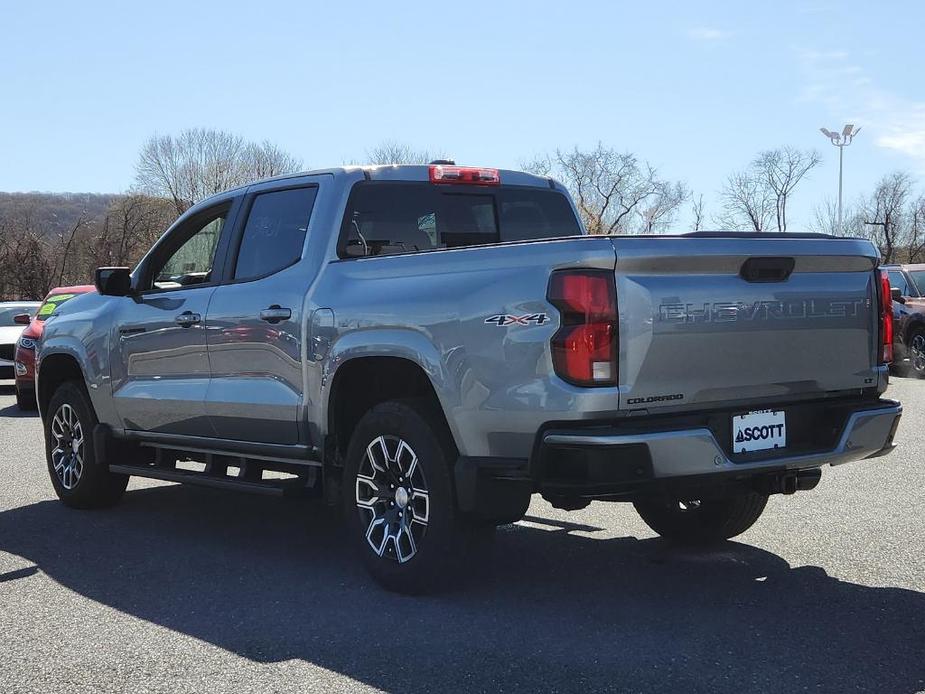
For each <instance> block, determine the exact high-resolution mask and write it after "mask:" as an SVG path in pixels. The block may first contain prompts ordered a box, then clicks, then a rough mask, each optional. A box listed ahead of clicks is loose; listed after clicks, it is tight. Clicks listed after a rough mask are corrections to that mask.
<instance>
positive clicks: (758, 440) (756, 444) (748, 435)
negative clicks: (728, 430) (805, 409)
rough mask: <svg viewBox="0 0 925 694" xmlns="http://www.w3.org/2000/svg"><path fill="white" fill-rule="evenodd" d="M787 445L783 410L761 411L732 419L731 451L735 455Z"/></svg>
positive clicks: (735, 416) (738, 415) (739, 415)
mask: <svg viewBox="0 0 925 694" xmlns="http://www.w3.org/2000/svg"><path fill="white" fill-rule="evenodd" d="M786 445H787V422H786V420H785V418H784V411H783V410H761V411H759V412H749V413H747V414H737V415H734V416H733V418H732V450H733V451H735V452H736V453H748V452H750V451H764V450H768V449H769V448H783V447H784V446H786Z"/></svg>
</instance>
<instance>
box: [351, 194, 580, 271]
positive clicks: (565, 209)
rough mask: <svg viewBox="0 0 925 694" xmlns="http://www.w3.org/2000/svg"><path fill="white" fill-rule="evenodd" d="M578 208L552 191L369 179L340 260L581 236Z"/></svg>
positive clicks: (356, 199) (355, 202)
mask: <svg viewBox="0 0 925 694" xmlns="http://www.w3.org/2000/svg"><path fill="white" fill-rule="evenodd" d="M579 235H581V228H580V227H579V225H578V221H577V219H576V218H575V213H574V212H573V210H572V206H571V204H570V203H569V201H568V198H566V197H565V196H564V195H563V194H562V193H560V192H559V191H557V190H553V189H551V188H550V189H544V188H530V187H517V186H501V187H497V188H493V187H487V186H464V185H459V186H455V185H454V186H445V185H439V186H438V185H434V184H431V183H416V182H384V181H383V182H380V181H364V182H361V183H357V184H356V185H355V186H354V187H353V190H352V191H351V193H350V199H349V201H348V203H347V212H346V214H345V215H344V221H343V225H342V227H341V234H340V243H339V246H338V253H339V255H340V257H341V258H363V257H370V256H377V255H394V254H398V253H416V252H421V251H432V250H441V249H448V248H464V247H466V246H476V245H482V244H492V243H505V242H509V241H530V240H537V239H550V238H559V237H563V236H579Z"/></svg>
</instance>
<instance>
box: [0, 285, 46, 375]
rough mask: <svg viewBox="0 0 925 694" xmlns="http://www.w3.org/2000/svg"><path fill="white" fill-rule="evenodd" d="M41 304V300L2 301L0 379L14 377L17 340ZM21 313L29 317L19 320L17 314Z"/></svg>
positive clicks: (0, 303) (0, 302)
mask: <svg viewBox="0 0 925 694" xmlns="http://www.w3.org/2000/svg"><path fill="white" fill-rule="evenodd" d="M40 305H41V302H39V301H0V379H9V378H13V377H14V373H13V356H14V355H15V354H16V342H17V341H18V340H19V336H20V335H21V334H22V331H23V330H25V329H26V326H27V325H29V320H31V318H32V316H33V315H35V312H36V311H37V310H38V308H39V306H40ZM21 315H26V316H27V317H26V318H25V319H22V318H20V319H19V322H17V321H16V320H15V319H16V316H21Z"/></svg>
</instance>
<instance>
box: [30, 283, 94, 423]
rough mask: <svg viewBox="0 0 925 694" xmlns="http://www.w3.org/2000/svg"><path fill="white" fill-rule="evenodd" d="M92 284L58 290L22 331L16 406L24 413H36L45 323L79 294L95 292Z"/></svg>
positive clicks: (52, 292) (47, 298) (57, 288)
mask: <svg viewBox="0 0 925 694" xmlns="http://www.w3.org/2000/svg"><path fill="white" fill-rule="evenodd" d="M95 291H96V287H94V286H93V285H92V284H81V285H77V286H74V287H55V288H54V289H52V290H51V291H50V292H48V296H46V297H45V301H43V302H42V305H41V306H40V307H39V310H38V311H37V312H36V314H35V315H34V316H33V317H32V320H31V321H30V322H29V327H27V328H26V329H25V330H23V331H22V335H21V336H20V337H19V342H17V343H16V357H15V362H16V364H15V369H16V404H17V405H19V408H20V409H22V410H34V409H35V343H36V342H37V341H38V340H40V339H41V337H42V330H43V329H44V327H45V319H46V318H47V317H48V316H50V315H51V314H52V313H53V312H54V310H55V308H57V307H58V306H60V305H61V304H63V303H64V302H65V301H69V300H70V299H73V298H74V297H75V296H78V295H80V294H87V293H88V292H95Z"/></svg>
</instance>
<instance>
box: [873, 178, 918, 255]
mask: <svg viewBox="0 0 925 694" xmlns="http://www.w3.org/2000/svg"><path fill="white" fill-rule="evenodd" d="M912 185H913V181H912V177H911V176H910V175H909V174H907V173H905V172H903V171H894V172H893V173H891V174H888V175H886V176H884V177H883V178H881V179H880V182H879V183H878V184H877V187H876V188H875V189H874V192H873V194H872V195H871V197H870V199H869V200H868V202H867V204H866V205H865V206H864V208H863V212H864V214H865V216H866V219H865V220H864V221H865V222H866V223H867V226H868V228H869V230H870V231H869V236H868V238H870V240H871V241H873V242H874V244H876V245H877V247H878V248H879V249H880V256H881V258H882V259H883V262H884V263H891V262H893V261H894V256H895V254H896V251H897V249H898V248H900V247H901V246H902V245H903V242H904V238H903V236H904V231H905V228H904V223H905V221H906V220H905V219H904V215H905V213H906V203H907V202H908V200H909V197H910V195H911V194H912Z"/></svg>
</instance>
